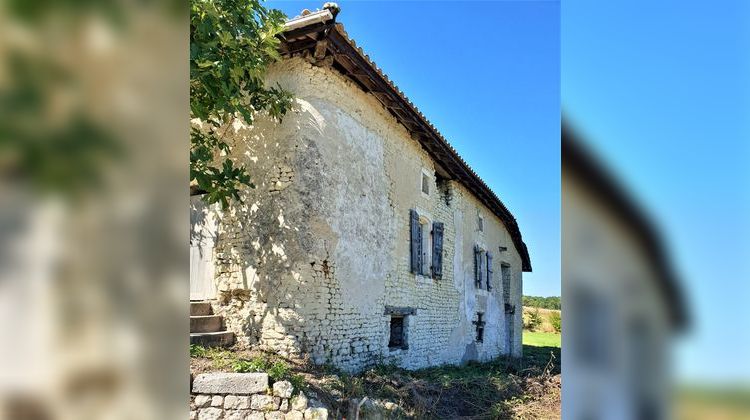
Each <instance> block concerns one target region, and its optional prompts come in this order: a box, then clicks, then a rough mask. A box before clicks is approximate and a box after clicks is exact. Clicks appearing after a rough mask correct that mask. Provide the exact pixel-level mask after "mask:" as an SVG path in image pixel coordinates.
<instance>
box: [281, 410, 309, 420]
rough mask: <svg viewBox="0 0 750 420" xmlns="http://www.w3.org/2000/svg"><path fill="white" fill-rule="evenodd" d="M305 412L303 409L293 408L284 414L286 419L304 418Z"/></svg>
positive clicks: (298, 419)
mask: <svg viewBox="0 0 750 420" xmlns="http://www.w3.org/2000/svg"><path fill="white" fill-rule="evenodd" d="M304 418H305V414H304V413H302V412H301V411H297V410H292V411H290V412H288V413H286V414H285V415H284V420H303V419H304Z"/></svg>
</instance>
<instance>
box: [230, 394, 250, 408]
mask: <svg viewBox="0 0 750 420" xmlns="http://www.w3.org/2000/svg"><path fill="white" fill-rule="evenodd" d="M224 408H225V409H227V410H247V409H248V408H250V397H247V396H240V395H227V396H226V397H224Z"/></svg>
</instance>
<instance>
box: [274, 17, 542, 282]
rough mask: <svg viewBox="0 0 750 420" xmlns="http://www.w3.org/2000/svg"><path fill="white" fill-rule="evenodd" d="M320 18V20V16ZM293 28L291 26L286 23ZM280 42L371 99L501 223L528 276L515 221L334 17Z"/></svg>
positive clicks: (296, 29) (294, 28)
mask: <svg viewBox="0 0 750 420" xmlns="http://www.w3.org/2000/svg"><path fill="white" fill-rule="evenodd" d="M316 13H320V12H316ZM308 16H310V15H308ZM321 16H325V14H324V13H321ZM292 22H294V21H290V22H289V23H292ZM282 39H283V40H284V42H283V43H282V47H281V52H282V54H284V55H286V56H292V55H296V54H306V55H312V58H313V59H314V60H318V61H320V62H323V61H324V59H325V58H326V57H332V58H333V61H334V62H335V65H334V67H336V68H337V69H338V70H339V71H342V73H344V74H345V76H347V77H348V78H350V79H351V80H352V81H354V82H355V83H356V84H357V85H358V86H359V87H360V88H362V89H363V90H364V91H365V92H367V93H371V94H373V95H374V96H375V98H377V99H378V101H380V102H381V104H382V105H383V106H384V107H385V108H386V109H387V110H388V111H389V112H390V113H391V114H392V115H393V116H394V117H395V118H396V119H397V120H398V121H399V123H401V124H402V125H403V126H404V127H405V128H406V129H407V130H408V131H409V133H410V134H411V136H412V138H414V139H415V140H416V141H418V142H419V143H420V145H421V146H422V147H423V148H424V149H425V150H426V151H427V152H428V153H429V154H430V156H431V157H432V158H433V159H434V160H435V161H436V162H438V163H439V164H440V165H441V167H442V168H444V169H445V170H446V171H447V172H448V174H449V175H450V176H451V177H452V178H453V179H456V180H458V181H459V182H461V183H462V184H463V185H464V186H465V187H466V188H468V189H469V191H470V192H471V193H472V194H474V196H475V197H477V198H478V199H479V200H480V201H481V202H482V203H483V204H484V205H485V206H487V207H488V208H489V209H490V210H491V211H492V212H493V213H494V214H495V215H496V216H498V217H499V218H500V219H501V221H502V222H503V224H505V226H506V228H507V229H508V231H509V233H510V235H511V238H512V241H513V244H514V246H515V248H516V250H517V251H518V253H519V255H520V256H521V261H522V267H521V268H522V270H523V271H525V272H530V271H531V270H532V269H531V260H530V258H529V253H528V249H527V247H526V244H525V243H524V242H523V239H522V236H521V232H520V229H519V228H518V223H517V222H516V219H515V217H513V215H512V214H511V212H510V211H509V210H508V209H507V207H505V205H504V204H503V203H502V201H501V200H500V199H499V198H498V197H497V195H496V194H495V193H494V192H493V191H492V190H491V189H490V188H489V186H487V184H486V183H485V182H484V181H483V180H482V179H481V178H480V177H479V175H477V174H476V172H474V171H473V170H472V169H471V168H470V167H469V165H468V164H467V163H466V162H465V161H464V160H463V159H462V158H461V157H460V156H459V155H458V152H456V150H455V149H454V148H453V147H452V146H451V145H450V144H449V143H448V141H447V140H446V139H445V138H444V137H443V136H442V135H441V134H440V132H438V131H437V129H436V128H435V126H434V125H432V124H431V123H430V122H429V121H428V120H427V118H426V117H425V116H424V114H422V113H421V112H420V111H419V109H417V107H416V106H415V105H414V104H413V103H412V102H411V101H409V100H408V99H407V98H406V96H405V95H404V93H403V92H402V91H401V90H400V89H398V88H397V87H396V86H395V85H394V84H393V82H392V81H391V80H390V79H389V78H388V77H387V76H386V75H385V74H384V73H383V72H382V71H381V70H380V69H379V68H378V67H377V66H376V65H375V63H373V62H372V60H370V58H369V56H367V55H366V54H365V53H364V51H363V50H362V48H358V47H357V46H356V43H355V42H354V40H352V39H351V38H349V36H348V34H347V33H346V31H345V30H344V28H343V25H341V24H340V23H339V24H336V23H335V16H331V18H330V19H322V18H320V17H316V18H315V19H310V21H309V23H307V25H290V26H289V27H288V29H287V30H285V32H284V34H283V35H282Z"/></svg>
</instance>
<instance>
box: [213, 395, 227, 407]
mask: <svg viewBox="0 0 750 420" xmlns="http://www.w3.org/2000/svg"><path fill="white" fill-rule="evenodd" d="M222 405H224V397H222V396H221V395H214V396H213V397H211V407H221V406H222Z"/></svg>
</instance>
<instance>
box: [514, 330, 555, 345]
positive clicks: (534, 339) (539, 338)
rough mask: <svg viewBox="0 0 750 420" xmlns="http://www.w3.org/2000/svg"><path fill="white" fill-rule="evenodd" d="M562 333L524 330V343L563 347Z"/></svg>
mask: <svg viewBox="0 0 750 420" xmlns="http://www.w3.org/2000/svg"><path fill="white" fill-rule="evenodd" d="M561 341H562V335H560V334H558V333H548V332H534V331H526V330H524V332H523V344H524V345H526V346H534V347H557V348H560V347H561V344H562V343H561Z"/></svg>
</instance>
